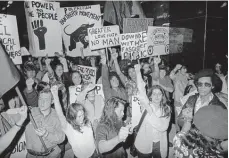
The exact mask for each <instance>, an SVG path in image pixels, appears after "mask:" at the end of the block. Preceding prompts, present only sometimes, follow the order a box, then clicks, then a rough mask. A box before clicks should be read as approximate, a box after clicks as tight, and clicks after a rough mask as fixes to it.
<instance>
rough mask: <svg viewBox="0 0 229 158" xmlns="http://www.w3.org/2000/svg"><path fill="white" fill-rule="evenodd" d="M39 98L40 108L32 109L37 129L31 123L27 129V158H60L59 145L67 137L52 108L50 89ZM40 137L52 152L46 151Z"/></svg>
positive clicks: (45, 90) (41, 93) (40, 94)
mask: <svg viewBox="0 0 229 158" xmlns="http://www.w3.org/2000/svg"><path fill="white" fill-rule="evenodd" d="M38 98H39V99H38V107H34V108H32V109H31V114H32V117H33V119H34V121H35V123H36V125H37V128H35V127H34V125H33V122H30V123H29V124H28V125H27V126H26V129H25V138H26V148H27V151H28V153H27V156H26V157H27V158H35V157H36V158H37V157H43V156H44V155H46V157H48V158H59V157H60V152H61V151H60V148H59V147H58V144H60V143H62V142H63V141H64V139H65V136H64V133H63V131H62V130H61V124H60V120H59V118H58V116H57V113H56V111H55V110H54V109H53V108H51V103H52V94H51V91H50V89H44V90H43V91H41V92H40V93H39V96H38ZM30 120H31V118H30ZM39 137H41V138H42V139H43V140H44V143H45V145H46V147H47V148H48V150H49V151H51V152H47V151H45V149H44V146H43V144H42V143H41V141H40V138H39Z"/></svg>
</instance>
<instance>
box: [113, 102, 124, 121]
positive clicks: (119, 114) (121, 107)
mask: <svg viewBox="0 0 229 158" xmlns="http://www.w3.org/2000/svg"><path fill="white" fill-rule="evenodd" d="M115 113H116V115H117V117H118V120H119V121H121V120H122V118H123V116H124V105H123V104H122V103H119V105H118V107H116V108H115Z"/></svg>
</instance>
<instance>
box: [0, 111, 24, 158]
mask: <svg viewBox="0 0 229 158" xmlns="http://www.w3.org/2000/svg"><path fill="white" fill-rule="evenodd" d="M18 113H19V114H20V116H21V118H20V120H19V121H18V122H17V123H16V124H15V125H14V126H13V127H12V128H11V129H10V130H9V131H8V132H7V133H6V134H5V135H3V136H1V137H0V157H1V154H2V152H3V151H4V150H5V149H6V148H7V147H8V146H9V145H10V144H11V142H12V140H13V139H14V137H15V135H16V134H17V132H18V131H19V130H20V129H21V127H22V124H23V123H24V121H25V119H26V118H27V106H22V107H21V108H20V109H19V111H18Z"/></svg>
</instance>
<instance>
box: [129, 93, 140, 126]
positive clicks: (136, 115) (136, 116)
mask: <svg viewBox="0 0 229 158" xmlns="http://www.w3.org/2000/svg"><path fill="white" fill-rule="evenodd" d="M131 103H132V127H135V126H137V125H138V123H139V121H140V119H141V116H142V113H141V106H140V101H139V99H138V97H137V96H132V102H131Z"/></svg>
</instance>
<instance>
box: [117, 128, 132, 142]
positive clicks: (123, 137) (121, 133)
mask: <svg viewBox="0 0 229 158" xmlns="http://www.w3.org/2000/svg"><path fill="white" fill-rule="evenodd" d="M128 134H129V128H128V127H121V129H120V130H119V133H118V139H119V142H124V141H126V138H127V136H128Z"/></svg>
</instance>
